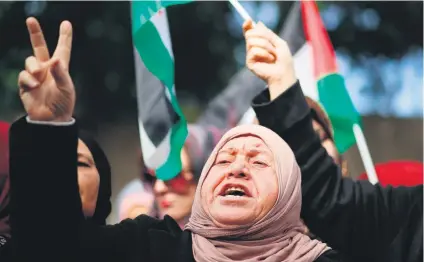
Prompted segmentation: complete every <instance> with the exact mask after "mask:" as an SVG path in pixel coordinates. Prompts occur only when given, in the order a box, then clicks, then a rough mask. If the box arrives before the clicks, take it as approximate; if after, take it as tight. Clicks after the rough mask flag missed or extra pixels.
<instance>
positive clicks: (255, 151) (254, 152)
mask: <svg viewBox="0 0 424 262" xmlns="http://www.w3.org/2000/svg"><path fill="white" fill-rule="evenodd" d="M248 154H249V155H259V154H264V155H267V156H271V154H270V153H269V152H268V151H267V150H263V149H260V148H252V149H250V150H249V152H248Z"/></svg>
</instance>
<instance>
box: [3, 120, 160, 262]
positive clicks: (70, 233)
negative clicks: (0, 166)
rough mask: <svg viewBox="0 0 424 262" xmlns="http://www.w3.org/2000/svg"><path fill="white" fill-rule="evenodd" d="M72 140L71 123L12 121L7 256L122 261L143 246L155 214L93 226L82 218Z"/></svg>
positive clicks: (75, 140) (74, 138)
mask: <svg viewBox="0 0 424 262" xmlns="http://www.w3.org/2000/svg"><path fill="white" fill-rule="evenodd" d="M77 143H78V130H77V126H76V124H75V125H72V126H47V125H37V124H29V123H27V121H26V119H21V120H19V121H17V122H16V123H14V124H13V125H12V128H11V130H10V180H11V181H10V182H11V207H12V209H11V223H12V246H13V256H14V257H13V258H14V259H13V261H23V262H26V261H48V262H50V261H55V262H57V261H73V262H74V261H103V262H105V261H117V260H116V258H117V257H119V258H120V260H119V261H125V260H126V259H125V257H128V256H132V257H134V256H137V255H138V254H137V252H138V253H140V255H141V254H142V253H143V252H145V247H146V246H147V245H146V241H147V240H146V235H147V234H146V232H147V229H148V228H149V226H151V225H152V224H155V223H157V220H155V219H152V218H148V217H146V216H141V217H139V218H137V219H136V220H127V221H123V222H121V223H120V224H117V225H113V226H105V227H99V226H96V225H94V224H90V223H89V222H86V220H85V219H84V216H83V213H82V208H81V199H80V196H79V190H78V181H77ZM136 246H137V248H134V247H136ZM130 249H132V250H130ZM93 259H94V260H93Z"/></svg>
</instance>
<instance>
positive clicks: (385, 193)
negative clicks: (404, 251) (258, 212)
mask: <svg viewBox="0 0 424 262" xmlns="http://www.w3.org/2000/svg"><path fill="white" fill-rule="evenodd" d="M249 31H250V32H249ZM245 35H246V39H247V43H248V50H250V51H248V55H247V57H248V58H247V59H248V60H247V64H248V66H249V68H250V69H251V70H252V71H254V72H258V74H261V75H262V77H263V78H264V79H266V80H268V81H267V82H268V84H269V89H268V90H265V91H264V92H262V93H261V94H260V95H258V96H257V97H256V98H255V99H254V101H253V107H254V109H255V112H256V115H257V117H258V119H259V122H260V124H261V125H264V126H266V127H268V128H270V129H272V130H273V131H274V132H276V133H277V134H279V135H280V136H281V137H282V138H283V139H284V140H285V141H286V142H287V143H288V144H289V145H290V147H291V148H292V150H293V151H294V153H295V155H296V160H297V162H298V164H299V166H300V167H301V170H302V193H303V199H302V217H303V219H304V220H305V222H306V224H307V226H308V227H309V228H310V229H311V231H312V232H313V233H315V234H316V235H317V236H319V237H320V238H321V239H323V240H324V241H326V242H327V243H328V244H329V245H330V246H332V247H333V248H335V249H338V250H339V251H341V252H343V253H345V254H347V255H350V256H351V257H353V258H357V259H363V258H367V259H376V258H378V257H379V256H380V258H381V257H383V256H385V255H386V254H387V252H388V251H389V250H388V249H389V245H390V244H391V243H392V242H393V241H394V240H395V238H396V237H397V236H398V234H399V232H400V231H401V230H402V227H404V226H405V225H406V224H408V223H409V224H411V223H412V224H417V223H418V224H417V226H419V223H421V228H422V220H421V222H420V221H419V220H417V218H419V217H422V214H421V213H422V186H421V187H415V188H391V187H388V188H382V187H381V186H379V185H376V186H373V185H371V184H370V183H369V182H367V181H361V182H355V181H353V180H352V179H349V178H342V176H341V173H340V170H339V168H338V166H337V165H336V164H335V163H334V162H333V160H332V158H331V157H330V156H328V154H327V152H326V150H325V149H324V148H323V147H322V146H321V143H320V140H319V137H318V136H317V135H316V133H315V132H314V130H313V128H312V118H311V115H310V108H309V107H308V105H307V103H306V100H305V98H304V96H303V93H302V90H301V87H300V85H299V83H298V82H297V81H296V78H295V76H294V72H293V66H292V64H293V63H292V58H291V55H290V54H289V53H288V51H287V49H286V46H285V43H284V41H283V40H281V39H279V38H278V37H277V36H276V35H274V34H273V33H272V32H271V31H269V30H268V29H265V28H255V30H253V29H252V30H250V29H249V28H247V30H246V33H245ZM262 40H266V41H262ZM267 41H268V43H269V44H271V45H272V46H274V47H275V49H276V51H275V52H274V53H273V54H274V55H276V59H275V60H274V61H272V60H268V61H269V62H268V61H267V60H266V59H268V58H267V56H268V55H269V54H272V53H271V52H270V51H266V50H267V47H266V45H267V44H266V43H267ZM262 43H265V44H262ZM268 49H271V48H268ZM271 51H272V50H271ZM249 59H250V60H249ZM262 61H266V62H262ZM265 66H267V67H268V68H267V69H266V70H265V69H264V68H265ZM273 68H274V70H273ZM277 69H278V70H277ZM268 72H270V73H268ZM270 80H272V81H270ZM411 219H412V220H414V219H415V220H416V221H415V220H414V221H411ZM405 241H406V242H407V243H411V242H412V241H415V240H413V239H412V238H410V239H408V240H405ZM401 257H402V256H401ZM405 261H406V260H405Z"/></svg>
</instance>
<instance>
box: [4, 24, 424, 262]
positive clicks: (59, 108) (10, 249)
mask: <svg viewBox="0 0 424 262" xmlns="http://www.w3.org/2000/svg"><path fill="white" fill-rule="evenodd" d="M27 27H28V31H29V35H30V40H31V44H32V47H33V52H34V54H33V56H30V57H28V58H27V59H26V61H25V65H24V70H23V71H22V72H21V73H20V75H19V79H18V80H17V82H18V86H19V94H20V98H21V101H22V103H23V106H24V108H25V111H26V113H27V115H26V116H24V117H22V118H21V119H19V120H17V121H16V122H14V123H13V124H11V125H10V126H9V124H7V123H0V186H1V187H2V189H1V192H0V261H270V262H282V261H294V262H296V261H299V262H300V261H302V262H307V261H317V262H330V261H384V262H392V261H393V262H395V261H396V262H398V261H399V262H418V261H422V259H423V187H422V185H417V186H408V187H403V186H399V187H392V186H390V185H384V186H383V185H381V184H376V185H372V184H371V183H370V182H368V181H366V180H361V181H355V180H353V179H351V178H349V177H348V175H347V173H348V172H347V163H346V160H345V159H344V158H343V156H341V155H340V154H339V153H338V152H337V149H336V146H335V143H334V137H333V127H332V125H331V122H330V120H329V118H328V116H327V114H326V112H325V110H323V108H321V107H320V105H319V104H318V103H316V102H315V101H314V100H312V99H310V98H308V97H305V96H304V95H303V93H302V89H301V86H300V84H299V81H298V80H297V78H296V76H295V72H294V66H293V57H292V54H291V53H290V50H289V48H288V46H287V44H286V43H285V41H284V40H282V39H281V38H279V37H278V36H277V35H276V34H274V33H273V32H272V31H271V30H269V29H268V28H267V27H266V26H264V25H263V24H262V23H258V24H256V25H255V26H253V24H252V22H251V21H246V22H245V23H244V25H243V32H244V36H245V40H246V66H247V68H249V69H250V70H251V71H252V72H253V73H254V74H255V75H256V76H257V77H258V78H260V79H262V80H263V81H264V82H265V83H266V84H267V88H266V89H264V91H262V92H261V93H259V94H258V95H257V96H256V97H255V98H254V99H253V100H252V101H246V103H251V105H252V107H253V109H254V110H255V113H256V116H257V119H255V121H253V122H252V123H251V124H249V125H240V126H236V125H234V126H232V127H229V128H228V129H226V130H221V129H217V128H213V127H209V126H205V125H201V124H193V125H190V126H189V136H188V138H187V140H186V143H185V146H184V148H183V150H182V151H181V161H182V171H181V172H180V173H179V174H178V175H177V176H176V177H175V178H173V179H171V180H167V181H163V180H159V179H156V177H155V170H147V169H146V170H145V172H144V173H145V174H144V177H143V179H140V180H137V181H133V183H132V184H131V186H130V187H129V188H128V190H126V191H125V192H123V194H122V195H121V196H120V201H119V205H120V207H119V210H120V211H119V213H120V220H122V221H121V222H119V223H118V224H115V225H106V218H107V217H108V215H109V214H110V211H111V202H110V198H111V176H112V172H111V167H110V165H109V161H108V159H107V157H106V154H105V153H104V152H103V150H102V149H101V147H100V146H99V144H98V143H97V142H96V141H95V140H94V139H93V138H92V137H91V136H90V135H89V134H87V133H85V132H83V131H81V130H79V128H78V122H77V121H76V120H75V119H74V118H73V114H74V107H75V101H76V99H77V97H76V95H75V90H74V84H73V80H72V78H71V75H70V72H69V61H70V59H71V50H72V25H71V23H70V22H68V21H64V22H62V24H61V26H60V34H59V39H58V45H57V47H56V50H55V52H54V54H53V55H52V56H50V54H49V51H48V48H47V46H46V43H45V40H44V36H43V33H42V30H41V27H40V25H39V23H38V21H37V20H36V19H34V18H29V19H28V20H27ZM200 138H203V139H200ZM400 175H402V174H400ZM52 206H53V207H54V208H52Z"/></svg>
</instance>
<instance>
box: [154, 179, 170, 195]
mask: <svg viewBox="0 0 424 262" xmlns="http://www.w3.org/2000/svg"><path fill="white" fill-rule="evenodd" d="M167 191H168V187H167V186H166V184H165V182H163V181H162V180H159V179H158V180H156V181H155V184H154V185H153V192H154V193H155V194H158V195H161V194H165V193H166V192H167Z"/></svg>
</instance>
